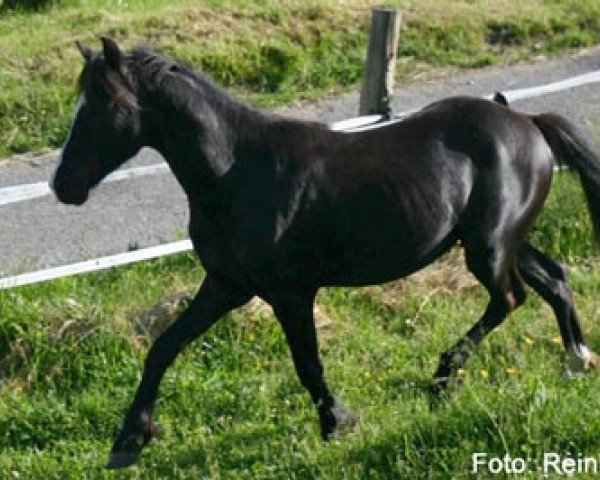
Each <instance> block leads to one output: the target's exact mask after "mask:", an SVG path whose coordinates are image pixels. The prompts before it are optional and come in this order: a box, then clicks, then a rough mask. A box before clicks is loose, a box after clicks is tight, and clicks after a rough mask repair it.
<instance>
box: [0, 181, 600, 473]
mask: <svg viewBox="0 0 600 480" xmlns="http://www.w3.org/2000/svg"><path fill="white" fill-rule="evenodd" d="M576 185H577V183H576V182H575V181H574V180H573V179H572V178H571V177H570V176H569V175H566V174H561V175H559V176H558V178H557V181H556V182H555V185H554V187H553V190H552V198H551V199H550V201H549V203H548V207H547V209H546V211H545V213H544V218H542V219H541V220H540V222H539V223H538V227H537V233H536V234H535V235H536V236H537V239H536V243H537V244H538V245H539V246H540V247H541V248H543V249H545V250H549V251H553V252H554V254H556V255H558V256H560V258H563V259H566V260H568V264H569V267H570V271H571V283H572V286H573V288H574V291H575V297H576V301H577V304H578V308H579V311H580V314H581V316H582V318H583V322H584V328H585V331H586V332H588V337H589V340H590V344H591V345H592V346H595V347H596V349H600V330H599V329H598V326H597V324H596V318H597V316H598V311H599V310H600V300H599V298H600V296H599V295H598V294H599V292H600V273H598V272H599V269H598V267H600V261H599V260H598V256H597V253H596V251H594V250H593V249H592V248H591V244H589V243H588V240H589V239H590V237H591V233H590V230H589V223H588V222H587V221H583V218H584V214H583V212H582V203H581V202H580V201H579V199H578V198H577V197H575V198H576V199H577V201H575V199H574V198H573V195H580V193H579V191H578V187H576ZM567 196H568V197H569V198H571V201H570V202H565V201H564V199H565V198H566V197H567ZM573 205H577V206H578V207H573ZM568 216H571V220H572V221H573V219H581V220H582V222H581V224H580V225H579V224H578V223H577V222H578V221H579V220H577V221H574V222H573V224H574V225H576V227H573V231H575V232H578V233H576V234H573V233H572V232H571V231H570V229H569V228H567V226H566V224H565V225H562V226H561V222H562V219H563V218H566V217H568ZM457 260H458V257H457V255H456V254H450V255H449V256H448V257H447V258H445V259H444V260H443V261H442V262H439V263H437V264H436V265H434V266H432V267H430V268H429V269H428V270H426V271H424V272H422V273H419V274H417V275H415V276H413V277H411V278H410V279H407V280H404V281H399V282H395V283H392V284H387V285H384V286H378V287H369V288H363V289H347V288H331V289H326V290H323V291H322V292H321V293H320V295H319V298H318V303H319V305H320V308H321V310H322V312H323V314H324V315H326V316H327V317H328V318H329V319H330V320H331V323H330V324H329V325H327V324H325V325H324V326H323V327H322V328H321V329H320V331H319V336H320V340H321V351H322V354H323V359H324V364H325V367H326V373H327V378H328V379H329V382H330V384H331V386H332V388H333V389H334V391H335V392H336V393H337V394H338V395H339V396H340V397H341V398H342V399H343V400H344V401H345V402H346V403H347V404H348V405H349V406H350V407H351V408H353V409H354V410H355V411H356V412H357V413H358V414H359V415H360V417H361V422H360V425H359V426H358V427H357V428H356V429H355V430H353V431H350V432H346V433H345V434H343V435H342V436H341V437H340V438H339V439H338V440H335V441H333V442H331V443H328V444H324V443H322V442H321V440H320V437H319V431H318V425H317V418H316V414H315V412H314V409H313V407H312V406H311V405H310V401H309V398H308V395H307V394H306V393H305V391H304V390H303V389H302V387H301V386H300V384H299V382H298V380H297V379H296V376H295V374H294V372H293V366H292V363H291V360H290V355H289V352H288V349H287V346H286V345H285V342H284V338H283V335H282V333H281V331H280V329H279V327H278V324H277V322H276V320H275V319H274V318H273V316H272V315H271V314H270V312H269V311H267V310H265V309H262V308H256V307H254V308H245V309H242V310H240V311H237V312H234V313H232V314H230V315H228V316H227V317H226V318H225V319H223V320H222V321H221V322H219V323H218V324H217V325H216V326H215V327H214V328H213V329H212V330H210V331H209V332H208V333H207V334H205V335H204V336H202V338H200V339H199V340H198V341H196V342H195V343H193V344H192V345H191V346H190V347H189V348H188V350H186V351H185V353H184V354H183V355H181V356H180V357H179V359H178V361H177V362H176V363H175V365H174V366H173V367H172V368H171V369H170V370H169V371H168V373H167V375H166V377H165V379H164V381H163V384H162V388H161V395H160V400H159V402H158V407H157V415H158V420H159V421H160V423H161V424H162V426H163V429H164V436H163V438H162V439H160V440H158V441H156V442H153V443H152V444H151V445H150V446H149V447H148V448H147V449H146V450H145V451H144V453H143V455H142V457H141V460H140V462H139V463H138V464H137V465H136V466H134V467H132V468H130V469H127V470H125V471H123V472H122V473H119V474H118V475H117V478H139V479H142V478H143V479H148V478H150V479H152V478H156V479H162V478H190V479H196V478H227V479H229V478H248V479H255V478H269V479H272V478H275V479H286V480H287V479H290V478H297V479H312V478H319V479H320V478H332V479H333V478H348V479H362V478H369V479H371V478H375V479H389V478H436V479H438V478H442V479H443V478H474V477H475V475H472V474H470V473H469V472H470V471H471V468H472V463H471V462H472V454H473V453H475V452H486V453H488V455H490V456H499V457H503V456H504V455H505V454H510V455H511V456H512V457H513V458H515V457H525V458H532V459H536V460H540V461H541V460H542V459H543V455H544V453H548V452H556V453H559V454H562V455H567V453H569V452H570V453H571V454H572V455H574V456H576V455H577V454H583V455H586V456H597V455H599V454H600V440H599V439H598V435H597V432H598V431H599V429H600V419H599V417H598V414H597V412H598V410H599V408H600V384H599V383H598V378H597V376H596V375H589V376H585V377H581V378H575V379H573V378H568V377H567V376H565V368H566V359H565V355H564V353H563V352H562V347H561V345H560V344H559V343H557V340H558V339H557V337H558V328H557V326H556V323H555V321H554V318H553V316H552V313H551V311H550V309H549V308H548V307H547V306H545V305H543V304H542V302H541V301H540V299H539V298H537V297H536V296H535V295H533V294H532V295H531V296H530V297H529V299H528V302H527V303H526V305H525V306H524V307H522V308H521V309H519V310H518V311H517V312H515V313H514V314H513V315H511V318H510V319H509V320H508V321H507V322H506V323H505V324H504V325H502V327H500V328H499V329H498V330H497V331H495V332H494V333H493V334H491V335H490V336H489V337H488V338H487V339H486V340H485V341H484V342H483V344H482V345H481V347H480V348H479V349H477V351H476V352H475V354H474V355H473V357H472V358H471V360H470V361H469V363H468V365H467V367H466V369H465V374H464V376H463V380H464V384H463V385H462V387H461V388H459V389H457V390H456V391H455V392H454V394H453V395H452V397H451V398H450V399H449V400H448V401H447V402H444V403H442V404H440V405H438V406H437V408H433V409H432V408H430V398H429V397H428V395H427V393H426V391H425V387H426V385H427V383H428V380H429V378H430V376H431V374H432V372H433V370H434V369H435V366H436V363H437V358H438V355H439V353H440V352H441V351H443V350H444V349H445V348H447V347H449V346H450V345H451V344H452V343H453V342H454V341H455V340H456V339H457V337H458V336H459V335H460V334H462V332H464V331H465V330H466V329H467V328H469V327H470V326H471V325H472V323H473V322H474V321H475V319H476V318H477V317H478V316H479V315H480V313H481V312H482V310H483V308H484V306H485V303H486V294H485V292H484V291H483V289H482V288H481V287H479V286H478V285H477V284H476V283H475V282H474V281H473V279H472V278H471V277H470V276H469V275H468V274H467V273H465V271H464V270H463V269H459V268H458V266H457V265H458V263H459V262H457ZM202 277H203V271H202V269H201V267H199V266H198V264H197V262H196V261H195V260H194V258H193V256H192V255H191V254H183V255H179V256H174V257H170V258H165V259H160V260H155V261H151V262H146V263H141V264H137V265H133V266H128V267H121V268H117V269H114V270H110V271H107V272H104V273H97V274H91V275H84V276H79V277H74V278H69V279H63V280H58V281H53V282H49V283H46V284H42V285H37V286H29V287H22V288H18V289H12V290H5V291H0V478H27V479H29V478H57V479H65V478H73V479H82V478H94V479H95V478H115V474H113V473H109V472H107V471H105V470H104V469H103V465H104V463H105V462H106V460H107V457H108V453H109V449H110V446H111V443H112V439H113V435H114V434H115V433H116V432H117V430H118V428H119V427H120V422H121V418H122V414H123V411H124V409H125V408H126V407H127V405H128V403H129V401H130V400H131V399H132V395H133V392H134V388H135V385H136V382H137V381H138V380H139V377H140V374H141V369H142V364H143V358H144V356H145V353H146V351H147V348H148V345H149V344H150V342H151V337H150V334H149V332H152V331H154V332H156V331H158V330H159V329H160V328H164V325H165V324H167V323H168V322H169V321H171V320H172V319H173V318H174V315H175V310H176V309H175V307H174V306H173V305H177V304H178V302H177V301H175V300H174V299H175V298H178V297H177V295H179V294H181V293H182V292H183V293H191V292H192V291H194V289H195V287H196V285H198V283H199V282H200V280H201V278H202ZM179 303H181V302H179ZM156 304H159V305H161V308H153V305H156ZM169 304H171V305H172V306H171V307H169V308H167V307H166V306H165V305H169ZM160 325H162V327H161V326H160ZM538 477H539V475H537V473H532V474H531V475H530V478H538ZM480 478H489V475H483V474H482V475H480ZM500 478H502V477H500ZM577 478H582V477H580V476H578V477H577ZM583 478H585V477H583Z"/></svg>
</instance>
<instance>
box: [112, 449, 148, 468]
mask: <svg viewBox="0 0 600 480" xmlns="http://www.w3.org/2000/svg"><path fill="white" fill-rule="evenodd" d="M139 456H140V452H112V453H111V454H110V459H109V460H108V463H107V464H106V468H107V469H109V470H115V469H117V468H125V467H129V466H130V465H133V464H134V463H135V462H136V460H137V459H138V457H139Z"/></svg>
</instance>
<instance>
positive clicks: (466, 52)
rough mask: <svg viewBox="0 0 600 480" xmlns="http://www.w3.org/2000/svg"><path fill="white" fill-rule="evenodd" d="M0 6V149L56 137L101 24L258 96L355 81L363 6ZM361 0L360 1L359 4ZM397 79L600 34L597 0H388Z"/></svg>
mask: <svg viewBox="0 0 600 480" xmlns="http://www.w3.org/2000/svg"><path fill="white" fill-rule="evenodd" d="M50 3H51V5H50V6H49V7H48V8H45V9H44V10H43V12H41V13H40V12H25V11H19V10H17V11H7V12H5V13H4V14H3V15H2V16H0V64H1V65H2V70H1V71H0V157H1V156H6V155H9V154H12V153H18V152H23V151H28V150H43V149H48V148H52V147H58V146H60V145H61V144H62V142H63V141H64V138H65V136H66V134H67V131H68V127H69V122H70V116H71V114H72V108H73V106H74V104H75V99H74V84H75V79H76V77H77V73H78V70H79V68H80V65H81V59H80V58H79V56H78V54H77V51H76V49H75V48H74V47H73V41H74V40H75V39H78V40H83V41H87V42H88V43H90V44H96V47H97V37H98V36H100V35H109V36H113V37H115V38H116V39H117V40H119V41H120V42H122V43H123V44H124V45H125V46H127V47H131V46H134V45H137V44H140V43H141V44H149V45H150V46H152V47H153V48H156V49H159V50H162V51H164V52H165V53H167V54H171V55H175V56H177V57H178V58H180V59H182V60H184V61H186V62H188V63H190V64H191V65H192V66H193V67H194V68H198V69H200V70H203V71H204V72H206V73H208V74H210V75H212V76H213V77H214V78H215V79H216V80H217V82H219V83H221V84H223V85H225V86H226V87H228V88H230V89H233V90H234V91H235V92H236V93H237V94H238V95H241V96H243V97H245V98H246V99H248V100H250V101H251V102H253V103H256V104H259V105H262V106H273V105H277V104H281V103H283V102H288V101H291V100H298V99H306V98H316V97H319V96H322V95H324V94H325V93H328V92H339V91H343V90H346V89H349V88H352V87H354V86H356V84H357V83H358V82H359V81H360V78H361V75H362V69H363V62H364V57H365V53H366V43H367V31H368V26H369V16H370V8H367V5H366V4H365V2H363V1H359V0H350V1H345V2H334V1H325V2H314V1H310V2H305V1H300V0H288V1H286V2H284V3H283V4H282V3H281V2H275V1H273V0H265V1H260V2H253V1H249V0H234V1H223V0H211V1H209V2H202V3H201V4H199V3H198V2H193V1H192V0H175V1H167V0H129V1H122V0H86V1H83V0H63V1H61V2H60V3H59V4H55V3H53V2H50ZM368 3H369V2H367V4H368ZM390 5H393V6H397V7H399V8H400V9H401V10H402V12H403V27H402V33H401V42H400V48H399V55H400V58H399V61H398V64H397V65H398V71H397V73H398V78H399V80H400V81H402V80H406V79H408V78H410V77H411V76H414V75H417V74H422V73H423V72H424V71H425V72H426V71H429V70H431V69H435V68H439V67H444V66H455V67H460V68H469V67H479V66H484V65H490V64H497V63H507V62H511V61H515V60H520V59H526V58H531V57H534V56H539V55H541V54H549V53H555V52H558V51H562V50H565V49H569V48H580V47H584V46H591V45H594V44H597V43H599V42H600V20H598V19H600V3H599V2H597V1H596V0H577V1H575V0H569V1H548V0H532V1H530V2H517V1H515V0H499V1H497V2H488V1H484V0H472V1H460V2H456V1H450V0H443V1H433V0H419V1H416V0H396V1H394V2H390Z"/></svg>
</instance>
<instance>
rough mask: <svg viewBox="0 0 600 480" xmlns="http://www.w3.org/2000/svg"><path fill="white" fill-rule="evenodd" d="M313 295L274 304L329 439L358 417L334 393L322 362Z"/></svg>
mask: <svg viewBox="0 0 600 480" xmlns="http://www.w3.org/2000/svg"><path fill="white" fill-rule="evenodd" d="M313 300H314V295H313V296H306V297H305V296H302V297H296V296H294V297H293V298H291V297H290V296H287V295H286V298H285V299H284V300H280V301H277V302H275V303H274V304H273V308H274V310H275V314H276V316H277V319H278V320H279V322H280V324H281V326H282V328H283V331H284V333H285V336H286V339H287V342H288V345H289V346H290V350H291V351H292V358H293V360H294V366H295V368H296V373H297V374H298V377H299V378H300V382H301V383H302V385H303V386H304V387H305V388H306V389H307V390H308V392H309V393H310V396H311V398H312V401H313V403H314V404H315V406H316V407H317V410H318V413H319V420H320V423H321V435H322V437H323V439H324V440H327V439H328V438H329V437H330V436H331V434H333V433H334V432H335V430H337V429H339V428H341V427H344V426H352V425H354V424H355V423H356V422H357V417H356V415H354V414H353V413H352V412H351V411H350V410H348V409H347V408H346V407H345V406H344V405H342V403H341V402H339V401H338V400H336V399H335V398H334V397H333V395H332V394H331V393H330V391H329V388H328V387H327V384H326V383H325V379H324V376H323V366H322V364H321V361H320V359H319V351H318V345H317V332H316V329H315V322H314V318H313Z"/></svg>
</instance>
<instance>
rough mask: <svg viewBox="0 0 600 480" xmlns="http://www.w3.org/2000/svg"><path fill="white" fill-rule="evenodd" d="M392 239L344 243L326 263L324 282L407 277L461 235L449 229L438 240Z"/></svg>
mask: <svg viewBox="0 0 600 480" xmlns="http://www.w3.org/2000/svg"><path fill="white" fill-rule="evenodd" d="M395 240H396V241H395V242H394V241H391V242H389V243H387V244H386V243H377V242H373V243H370V244H358V245H357V244H354V243H352V242H347V243H346V244H345V245H340V246H339V248H338V250H337V253H335V254H330V255H329V256H328V257H327V259H326V260H325V261H323V263H322V267H323V268H322V270H321V273H322V280H321V282H322V284H323V285H345V286H359V285H372V284H378V283H384V282H388V281H391V280H395V279H397V278H401V277H405V276H407V275H410V274H411V273H413V272H415V271H417V270H420V269H421V268H423V267H425V266H426V265H428V264H429V263H431V262H432V261H434V260H435V259H436V258H437V257H439V256H440V255H442V254H443V253H445V252H446V251H448V250H449V249H450V248H451V247H453V246H454V245H455V244H456V242H457V240H458V237H457V235H456V234H455V233H454V231H449V232H445V234H444V235H442V236H440V238H437V239H435V240H433V239H432V240H431V241H429V242H422V243H418V244H410V243H409V242H407V241H406V239H405V238H401V237H399V238H396V239H395Z"/></svg>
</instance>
